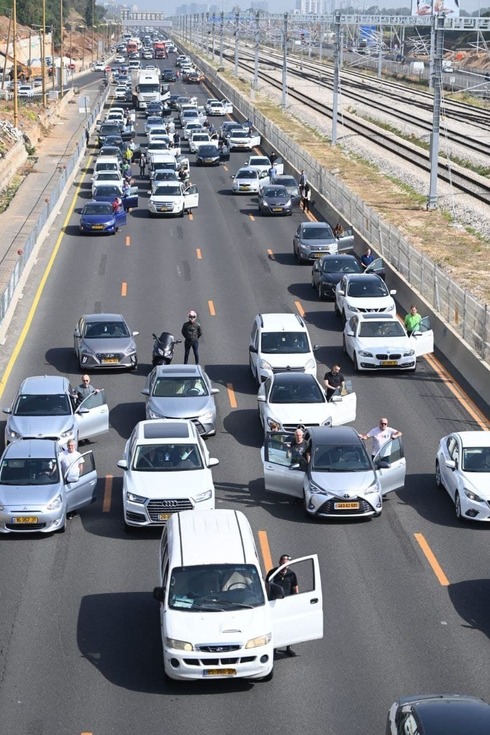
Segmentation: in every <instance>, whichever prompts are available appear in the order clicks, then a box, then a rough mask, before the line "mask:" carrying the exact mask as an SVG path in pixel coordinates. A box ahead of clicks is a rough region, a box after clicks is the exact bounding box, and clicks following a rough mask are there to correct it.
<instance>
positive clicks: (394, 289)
mask: <svg viewBox="0 0 490 735" xmlns="http://www.w3.org/2000/svg"><path fill="white" fill-rule="evenodd" d="M395 294H396V288H392V289H391V291H390V296H394V295H395Z"/></svg>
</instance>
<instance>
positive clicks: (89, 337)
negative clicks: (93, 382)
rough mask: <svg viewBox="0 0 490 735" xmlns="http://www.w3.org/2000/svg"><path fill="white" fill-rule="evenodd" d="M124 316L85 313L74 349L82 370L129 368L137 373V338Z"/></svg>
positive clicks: (77, 331) (80, 322)
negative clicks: (135, 339)
mask: <svg viewBox="0 0 490 735" xmlns="http://www.w3.org/2000/svg"><path fill="white" fill-rule="evenodd" d="M138 334H139V332H131V331H130V329H129V327H128V325H127V322H126V320H125V319H124V317H123V316H122V315H121V314H108V313H101V314H85V315H84V316H81V317H80V319H79V320H78V322H77V326H76V327H75V331H74V334H73V339H74V350H75V355H76V358H77V360H78V365H79V368H80V369H81V370H87V369H91V370H96V369H101V368H105V369H107V368H109V369H110V368H129V369H130V370H136V368H137V367H138V356H137V350H136V343H135V341H134V338H135V337H136V336H137V335H138Z"/></svg>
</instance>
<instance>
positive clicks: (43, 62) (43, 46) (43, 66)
mask: <svg viewBox="0 0 490 735" xmlns="http://www.w3.org/2000/svg"><path fill="white" fill-rule="evenodd" d="M42 22H43V27H42V34H43V37H42V43H41V73H42V86H41V91H42V95H43V107H44V109H46V0H43V17H42Z"/></svg>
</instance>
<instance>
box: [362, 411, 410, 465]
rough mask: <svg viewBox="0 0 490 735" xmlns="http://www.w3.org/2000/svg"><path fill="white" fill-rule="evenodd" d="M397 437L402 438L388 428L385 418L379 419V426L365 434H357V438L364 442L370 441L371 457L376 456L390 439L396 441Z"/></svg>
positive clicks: (396, 431)
mask: <svg viewBox="0 0 490 735" xmlns="http://www.w3.org/2000/svg"><path fill="white" fill-rule="evenodd" d="M399 436H402V432H401V431H398V429H393V428H392V427H391V426H388V419H387V418H380V420H379V425H378V426H375V427H374V429H371V431H368V433H367V434H359V437H360V438H361V439H363V440H364V441H367V440H368V439H371V440H372V444H371V454H372V455H373V457H375V456H376V455H377V453H378V452H379V450H380V449H381V447H382V446H383V444H386V442H388V441H390V439H398V437H399Z"/></svg>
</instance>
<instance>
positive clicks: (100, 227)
mask: <svg viewBox="0 0 490 735" xmlns="http://www.w3.org/2000/svg"><path fill="white" fill-rule="evenodd" d="M92 229H93V230H103V229H104V225H92Z"/></svg>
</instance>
